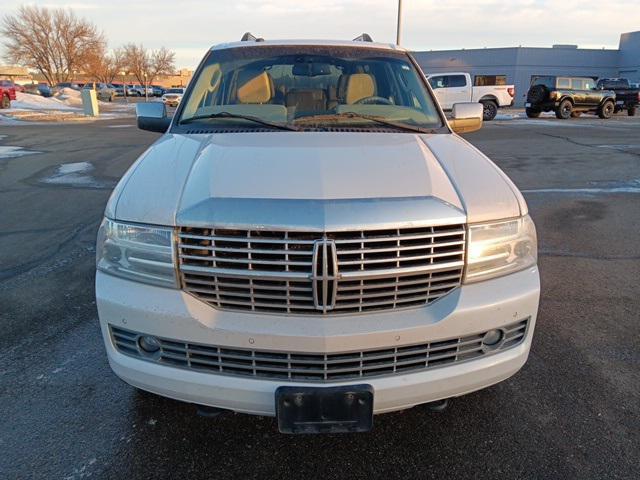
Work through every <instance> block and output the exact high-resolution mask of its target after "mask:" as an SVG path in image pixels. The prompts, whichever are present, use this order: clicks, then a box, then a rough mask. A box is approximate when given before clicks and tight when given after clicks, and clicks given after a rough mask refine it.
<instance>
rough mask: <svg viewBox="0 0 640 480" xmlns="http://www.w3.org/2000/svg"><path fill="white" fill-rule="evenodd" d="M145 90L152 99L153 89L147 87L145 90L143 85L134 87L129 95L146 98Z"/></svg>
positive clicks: (129, 91) (130, 89)
mask: <svg viewBox="0 0 640 480" xmlns="http://www.w3.org/2000/svg"><path fill="white" fill-rule="evenodd" d="M145 90H146V92H147V94H148V95H149V96H150V97H152V96H153V88H152V87H146V89H145V87H144V86H143V85H132V86H131V88H129V89H128V90H127V95H131V96H132V97H144V96H145Z"/></svg>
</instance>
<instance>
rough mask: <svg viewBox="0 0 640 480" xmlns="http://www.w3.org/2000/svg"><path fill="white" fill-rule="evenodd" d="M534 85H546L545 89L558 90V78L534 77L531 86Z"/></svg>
mask: <svg viewBox="0 0 640 480" xmlns="http://www.w3.org/2000/svg"><path fill="white" fill-rule="evenodd" d="M534 85H544V86H545V87H547V88H551V89H553V88H556V77H551V76H541V75H532V76H531V86H534Z"/></svg>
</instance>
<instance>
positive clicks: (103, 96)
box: [82, 82, 116, 102]
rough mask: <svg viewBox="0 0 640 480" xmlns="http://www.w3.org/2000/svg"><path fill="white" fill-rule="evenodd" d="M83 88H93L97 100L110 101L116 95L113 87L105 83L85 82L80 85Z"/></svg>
mask: <svg viewBox="0 0 640 480" xmlns="http://www.w3.org/2000/svg"><path fill="white" fill-rule="evenodd" d="M82 88H83V90H95V92H96V97H97V98H98V100H101V101H103V102H112V101H113V99H114V98H115V96H116V91H115V88H113V87H112V86H111V85H108V84H106V83H97V82H87V83H85V84H84V86H83V87H82Z"/></svg>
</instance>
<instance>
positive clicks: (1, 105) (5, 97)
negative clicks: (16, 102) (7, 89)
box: [0, 95, 11, 108]
mask: <svg viewBox="0 0 640 480" xmlns="http://www.w3.org/2000/svg"><path fill="white" fill-rule="evenodd" d="M0 108H11V99H10V98H9V96H8V95H3V96H2V102H0Z"/></svg>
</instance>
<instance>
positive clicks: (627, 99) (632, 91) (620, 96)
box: [596, 78, 640, 117]
mask: <svg viewBox="0 0 640 480" xmlns="http://www.w3.org/2000/svg"><path fill="white" fill-rule="evenodd" d="M596 88H597V89H598V90H611V91H613V92H615V94H616V108H615V110H614V113H617V112H620V111H622V110H626V111H627V115H629V116H630V117H633V116H634V115H635V114H636V110H637V109H638V104H639V103H640V89H638V88H634V87H631V85H630V84H629V80H627V79H626V78H601V79H599V80H598V83H597V84H596Z"/></svg>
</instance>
